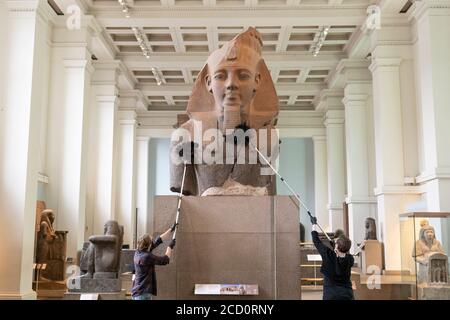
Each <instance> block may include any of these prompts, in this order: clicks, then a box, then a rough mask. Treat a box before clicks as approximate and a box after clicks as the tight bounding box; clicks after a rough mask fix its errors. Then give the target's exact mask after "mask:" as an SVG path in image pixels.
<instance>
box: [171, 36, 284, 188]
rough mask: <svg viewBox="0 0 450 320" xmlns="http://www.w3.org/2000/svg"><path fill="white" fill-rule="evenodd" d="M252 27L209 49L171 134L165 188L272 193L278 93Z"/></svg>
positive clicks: (276, 150)
mask: <svg viewBox="0 0 450 320" xmlns="http://www.w3.org/2000/svg"><path fill="white" fill-rule="evenodd" d="M261 47H262V40H261V35H260V34H259V32H258V31H256V29H254V28H249V29H248V30H247V31H245V32H242V33H240V34H238V35H237V36H236V37H235V38H234V39H232V40H231V41H229V42H228V43H225V44H224V45H223V46H222V47H221V48H220V49H218V50H216V51H214V52H213V53H212V54H211V55H210V57H209V58H208V60H207V62H206V65H205V66H204V67H203V68H202V70H201V71H200V73H199V75H198V77H197V79H196V81H195V84H194V87H193V90H192V94H191V96H190V98H189V102H188V105H187V114H188V116H189V120H188V121H187V122H185V123H183V124H182V125H181V126H180V127H179V128H178V129H177V130H175V132H174V133H173V135H172V139H171V153H170V154H171V155H170V161H171V165H170V178H171V179H170V189H171V191H173V192H180V190H181V185H182V180H183V172H184V163H185V162H186V175H185V181H184V185H183V194H185V195H202V196H206V195H273V194H275V193H276V190H275V176H274V173H273V170H271V169H270V167H269V166H268V165H267V162H266V161H265V160H264V159H263V158H262V157H261V155H259V154H258V153H257V151H256V148H258V150H259V151H261V153H262V154H263V155H264V157H265V159H267V160H268V161H269V162H270V163H271V164H273V163H275V162H276V158H277V157H278V151H279V150H278V143H279V137H278V133H277V131H276V129H275V124H276V117H277V115H278V97H277V94H276V92H275V87H274V85H273V82H272V79H271V77H270V73H269V70H268V69H267V66H266V64H265V62H264V60H263V59H262V57H261Z"/></svg>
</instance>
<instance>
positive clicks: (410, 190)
mask: <svg viewBox="0 0 450 320" xmlns="http://www.w3.org/2000/svg"><path fill="white" fill-rule="evenodd" d="M423 191H424V190H423V188H422V187H421V186H382V187H376V188H374V189H373V192H374V194H375V196H376V197H378V196H383V195H389V194H400V195H403V194H421V193H423Z"/></svg>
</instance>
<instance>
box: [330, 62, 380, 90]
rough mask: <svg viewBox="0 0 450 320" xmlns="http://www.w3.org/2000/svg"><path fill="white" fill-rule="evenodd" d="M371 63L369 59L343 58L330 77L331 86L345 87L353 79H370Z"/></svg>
mask: <svg viewBox="0 0 450 320" xmlns="http://www.w3.org/2000/svg"><path fill="white" fill-rule="evenodd" d="M369 64H370V62H369V61H368V60H367V59H342V60H341V61H340V62H339V64H338V65H337V67H336V69H334V71H333V72H332V73H331V75H330V77H329V81H328V83H329V86H330V87H332V88H333V87H345V85H346V84H347V83H349V82H352V81H370V80H371V79H372V75H371V74H370V72H369V69H368V68H369Z"/></svg>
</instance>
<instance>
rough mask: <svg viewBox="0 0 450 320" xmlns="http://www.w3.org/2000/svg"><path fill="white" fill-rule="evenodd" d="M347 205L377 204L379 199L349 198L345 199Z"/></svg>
mask: <svg viewBox="0 0 450 320" xmlns="http://www.w3.org/2000/svg"><path fill="white" fill-rule="evenodd" d="M345 203H347V204H351V203H358V204H376V203H377V198H376V197H370V196H369V197H368V196H347V197H346V198H345Z"/></svg>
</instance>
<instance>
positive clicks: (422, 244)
mask: <svg viewBox="0 0 450 320" xmlns="http://www.w3.org/2000/svg"><path fill="white" fill-rule="evenodd" d="M434 253H440V254H444V250H443V249H442V245H441V243H440V242H439V241H438V240H437V239H436V234H435V231H434V228H433V227H432V226H430V225H424V226H423V227H422V229H421V230H420V239H419V240H417V241H416V244H415V247H414V251H413V258H415V260H416V261H417V262H418V263H419V270H418V274H417V278H418V282H419V283H424V282H427V281H428V266H429V259H430V257H431V256H432V255H433V254H434Z"/></svg>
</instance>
